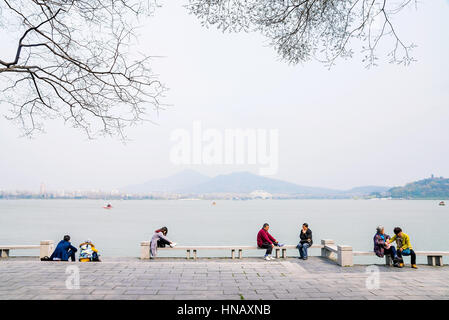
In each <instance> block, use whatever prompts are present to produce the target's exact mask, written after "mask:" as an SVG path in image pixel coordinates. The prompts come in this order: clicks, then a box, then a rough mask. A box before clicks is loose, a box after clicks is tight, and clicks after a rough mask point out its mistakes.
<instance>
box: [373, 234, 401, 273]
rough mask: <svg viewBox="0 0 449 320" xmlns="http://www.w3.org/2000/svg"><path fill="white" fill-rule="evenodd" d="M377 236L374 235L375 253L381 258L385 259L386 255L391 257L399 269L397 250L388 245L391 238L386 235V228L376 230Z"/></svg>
mask: <svg viewBox="0 0 449 320" xmlns="http://www.w3.org/2000/svg"><path fill="white" fill-rule="evenodd" d="M376 231H377V232H376V234H375V235H374V238H373V240H374V253H375V254H376V256H378V257H379V258H383V257H384V256H385V255H389V256H390V257H391V260H392V261H393V265H394V266H395V267H399V266H400V265H399V262H398V261H399V259H398V256H397V254H396V248H395V247H394V246H393V245H391V244H390V243H388V240H390V236H389V235H388V234H385V228H384V227H383V226H378V227H377V228H376Z"/></svg>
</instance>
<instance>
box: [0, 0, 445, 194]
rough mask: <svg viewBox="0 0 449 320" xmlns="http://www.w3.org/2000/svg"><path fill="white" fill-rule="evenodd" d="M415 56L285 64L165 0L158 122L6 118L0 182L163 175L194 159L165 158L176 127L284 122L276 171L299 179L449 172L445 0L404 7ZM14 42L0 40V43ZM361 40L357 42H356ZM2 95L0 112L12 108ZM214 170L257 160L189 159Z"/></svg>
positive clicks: (248, 39)
mask: <svg viewBox="0 0 449 320" xmlns="http://www.w3.org/2000/svg"><path fill="white" fill-rule="evenodd" d="M397 23H398V30H399V32H400V34H401V37H402V38H403V39H404V40H405V41H406V42H408V41H412V42H414V43H416V44H417V45H418V47H417V48H416V49H415V50H414V56H415V57H416V58H417V59H418V62H417V63H415V64H414V65H412V66H410V67H407V68H404V67H402V66H396V65H390V64H388V63H387V60H386V58H385V59H381V64H380V66H379V67H376V68H374V69H370V70H367V69H365V68H364V64H363V63H362V62H361V58H360V57H357V56H356V57H355V58H354V59H352V60H348V61H339V63H338V64H337V66H336V67H334V68H333V69H331V70H327V69H326V68H325V67H324V66H323V65H321V64H318V63H315V62H309V63H306V64H304V65H297V66H289V65H287V64H285V63H284V62H281V61H279V59H278V57H277V55H276V53H275V52H274V50H273V49H272V48H270V47H267V46H266V43H265V40H264V38H263V37H261V36H259V35H257V34H238V35H236V34H231V35H229V34H222V33H221V32H217V31H215V30H214V29H204V28H202V27H201V26H200V25H199V23H198V21H197V20H196V19H195V18H194V17H193V16H189V15H187V13H186V10H185V9H183V8H182V6H181V5H180V3H179V2H178V1H166V2H165V4H164V6H163V7H162V8H161V9H159V10H158V11H157V12H156V14H155V16H154V17H153V18H151V19H150V20H148V23H147V25H146V27H145V28H144V29H143V30H141V33H142V37H141V38H140V47H141V48H140V50H144V51H145V52H146V53H148V54H151V55H155V56H164V58H159V59H155V61H154V69H155V71H156V72H157V73H158V74H160V77H161V80H162V81H163V82H164V83H166V85H167V86H168V87H169V88H170V91H169V92H168V93H167V97H166V102H167V103H170V104H171V105H172V106H171V107H170V108H169V109H168V110H167V111H163V112H161V113H160V114H159V117H156V116H155V117H154V119H155V120H156V121H157V122H158V125H152V124H147V125H144V126H141V127H138V128H133V129H132V130H130V131H129V132H128V133H129V136H130V138H132V139H133V141H131V142H129V143H128V144H127V145H123V144H122V143H121V142H120V141H117V140H114V139H110V138H99V139H97V140H95V141H89V140H87V139H86V137H85V136H83V134H82V133H81V132H79V131H77V130H75V129H72V128H70V127H64V125H63V124H61V123H60V122H59V121H56V122H54V121H52V122H49V123H48V124H47V127H46V130H47V133H46V134H41V135H37V136H35V137H34V139H32V140H30V139H27V138H20V137H19V135H20V131H19V129H18V128H17V127H15V125H14V124H12V123H10V122H8V121H7V120H5V119H3V117H2V118H1V119H0V188H4V189H15V188H22V189H23V188H26V189H34V190H38V188H39V185H40V183H41V182H44V183H45V184H46V185H47V189H66V190H68V189H76V188H83V189H84V188H103V189H111V188H117V187H121V186H125V185H128V184H134V183H140V182H144V181H146V180H150V179H154V178H160V177H164V176H167V175H170V174H173V173H176V172H178V171H180V170H182V169H184V168H187V166H182V167H180V166H175V165H173V164H172V163H171V162H170V160H169V152H170V148H171V147H172V146H173V142H171V141H170V133H171V132H172V131H173V130H175V129H179V128H183V129H187V130H191V128H192V123H193V121H195V120H201V122H202V125H203V127H204V128H215V129H218V130H224V129H227V128H242V129H245V128H263V129H278V130H279V135H280V138H279V139H280V153H279V160H280V164H279V172H278V174H277V175H275V176H273V177H275V178H279V179H284V180H287V181H291V182H294V183H298V184H301V185H310V186H322V187H332V188H351V187H354V186H359V185H388V186H393V185H401V184H404V183H406V182H410V181H413V180H417V179H420V178H423V177H426V176H429V175H430V174H432V173H434V174H435V175H438V176H440V175H442V176H446V177H449V148H448V142H449V126H448V124H449V90H448V88H449V59H448V57H449V2H448V1H446V0H433V1H423V2H421V3H420V4H419V8H418V11H414V10H407V11H406V12H404V13H403V14H401V17H400V18H399V19H397ZM9 45H10V43H0V52H2V51H3V50H5V46H9ZM354 48H355V50H356V51H358V49H359V47H358V46H356V47H354ZM4 111H5V106H4V105H3V106H1V108H0V113H2V115H5V112H4ZM188 168H191V169H194V170H197V171H199V172H202V173H205V174H208V175H211V176H213V175H216V174H221V173H229V172H232V171H244V170H248V171H251V172H254V173H257V172H258V166H226V165H223V166H201V165H196V166H190V167H188Z"/></svg>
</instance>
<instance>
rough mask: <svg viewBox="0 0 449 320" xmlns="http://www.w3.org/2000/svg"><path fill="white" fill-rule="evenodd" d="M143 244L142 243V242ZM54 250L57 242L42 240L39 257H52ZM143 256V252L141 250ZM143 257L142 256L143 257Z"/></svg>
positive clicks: (148, 248) (148, 252) (148, 253)
mask: <svg viewBox="0 0 449 320" xmlns="http://www.w3.org/2000/svg"><path fill="white" fill-rule="evenodd" d="M140 245H141V246H142V243H141V244H140ZM53 250H55V242H54V241H53V240H41V243H40V247H39V258H43V257H50V256H51V254H52V253H53ZM146 250H147V251H146V252H147V255H148V257H146V258H145V259H149V258H150V257H149V255H150V245H149V244H148V247H147V249H146ZM141 256H142V252H141ZM141 258H142V257H141Z"/></svg>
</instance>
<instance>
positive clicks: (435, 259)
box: [427, 256, 443, 267]
mask: <svg viewBox="0 0 449 320" xmlns="http://www.w3.org/2000/svg"><path fill="white" fill-rule="evenodd" d="M427 264H428V265H429V266H434V267H435V266H440V267H441V266H443V256H427Z"/></svg>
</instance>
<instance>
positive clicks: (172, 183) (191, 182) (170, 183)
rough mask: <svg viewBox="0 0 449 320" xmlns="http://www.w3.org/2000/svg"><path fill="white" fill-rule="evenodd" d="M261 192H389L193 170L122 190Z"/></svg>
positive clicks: (326, 194)
mask: <svg viewBox="0 0 449 320" xmlns="http://www.w3.org/2000/svg"><path fill="white" fill-rule="evenodd" d="M255 190H264V191H266V192H269V193H271V194H297V195H310V196H313V197H353V196H364V195H369V194H371V193H374V192H377V193H383V192H386V191H387V190H389V188H388V187H382V186H361V187H356V188H352V189H350V190H336V189H328V188H319V187H309V186H302V185H298V184H295V183H291V182H287V181H282V180H278V179H272V178H267V177H263V176H259V175H255V174H252V173H249V172H234V173H231V174H224V175H218V176H216V177H208V176H205V175H202V174H200V173H198V172H196V171H193V170H184V171H182V172H179V173H177V174H175V175H172V176H170V177H167V178H164V179H158V180H151V181H148V182H145V183H143V184H138V185H132V186H128V187H124V188H122V189H121V190H120V191H124V192H129V193H153V192H169V193H183V194H208V193H251V192H253V191H255Z"/></svg>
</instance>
